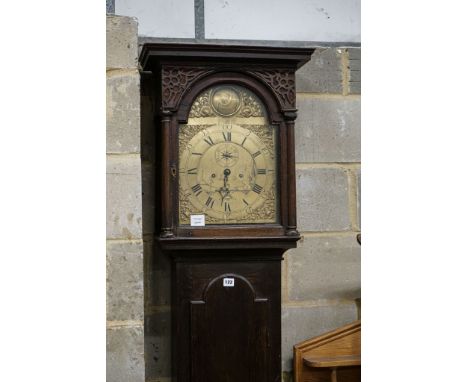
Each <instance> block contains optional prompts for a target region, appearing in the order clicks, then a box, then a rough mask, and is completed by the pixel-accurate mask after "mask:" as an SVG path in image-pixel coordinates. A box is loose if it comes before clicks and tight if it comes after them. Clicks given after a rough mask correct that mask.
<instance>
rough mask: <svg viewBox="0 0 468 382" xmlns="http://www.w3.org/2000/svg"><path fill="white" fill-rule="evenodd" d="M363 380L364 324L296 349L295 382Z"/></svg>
mask: <svg viewBox="0 0 468 382" xmlns="http://www.w3.org/2000/svg"><path fill="white" fill-rule="evenodd" d="M360 380H361V321H355V322H353V323H351V324H349V325H346V326H343V327H341V328H338V329H336V330H334V331H332V332H329V333H325V334H323V335H321V336H318V337H314V338H312V339H310V340H307V341H304V342H301V343H300V344H297V345H295V346H294V382H358V381H360Z"/></svg>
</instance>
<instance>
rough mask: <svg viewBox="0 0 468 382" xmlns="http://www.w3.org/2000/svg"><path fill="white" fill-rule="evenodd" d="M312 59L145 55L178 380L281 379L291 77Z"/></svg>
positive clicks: (199, 50)
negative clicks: (151, 94)
mask: <svg viewBox="0 0 468 382" xmlns="http://www.w3.org/2000/svg"><path fill="white" fill-rule="evenodd" d="M312 52H313V50H312V49H296V48H267V47H239V46H229V47H224V46H216V45H193V44H162V43H161V44H158V43H150V44H145V45H144V46H143V48H142V52H141V55H140V64H141V66H142V68H143V70H144V71H146V73H150V74H149V76H150V78H151V80H152V81H153V82H152V83H153V84H154V90H155V92H156V97H155V104H154V110H157V111H158V115H157V116H156V118H155V124H154V126H155V131H156V133H157V134H156V135H157V137H158V139H157V143H156V146H155V147H156V148H157V149H155V155H157V157H158V162H157V164H156V166H155V169H154V172H155V173H157V174H159V178H158V179H157V180H156V183H157V190H158V193H157V197H156V200H155V205H156V206H157V221H156V224H155V225H156V226H157V231H158V232H157V233H156V234H155V236H154V242H155V249H154V250H155V256H168V257H169V258H170V259H171V264H172V270H171V278H172V288H171V295H172V302H171V315H172V374H173V375H172V378H173V379H174V380H177V381H178V382H221V381H222V382H239V381H242V382H279V381H281V260H282V258H283V253H284V252H285V251H286V250H287V249H289V248H295V247H296V241H297V240H298V239H299V237H300V236H299V233H298V231H297V224H296V199H295V197H296V190H295V158H294V150H295V148H294V120H295V118H296V105H295V71H296V70H297V69H298V68H299V67H300V66H301V65H303V64H304V63H305V62H307V61H308V60H309V59H310V55H311V54H312ZM197 216H203V217H204V225H200V226H194V225H193V224H192V223H193V221H192V218H193V217H197ZM155 273H156V272H155ZM151 293H158V291H154V292H151Z"/></svg>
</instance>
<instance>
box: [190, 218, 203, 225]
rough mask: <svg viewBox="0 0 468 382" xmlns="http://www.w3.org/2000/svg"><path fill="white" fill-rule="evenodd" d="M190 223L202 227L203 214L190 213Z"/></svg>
mask: <svg viewBox="0 0 468 382" xmlns="http://www.w3.org/2000/svg"><path fill="white" fill-rule="evenodd" d="M190 225H191V226H192V227H204V226H205V215H190Z"/></svg>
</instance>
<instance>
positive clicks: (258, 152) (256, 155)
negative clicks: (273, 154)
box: [252, 151, 261, 158]
mask: <svg viewBox="0 0 468 382" xmlns="http://www.w3.org/2000/svg"><path fill="white" fill-rule="evenodd" d="M260 154H261V152H260V151H257V152H256V153H253V154H252V156H253V157H254V158H256V157H258V156H259V155H260Z"/></svg>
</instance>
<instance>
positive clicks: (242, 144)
mask: <svg viewBox="0 0 468 382" xmlns="http://www.w3.org/2000/svg"><path fill="white" fill-rule="evenodd" d="M246 140H247V137H245V138H244V140H243V141H242V143H241V146H244V143H245V141H246Z"/></svg>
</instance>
